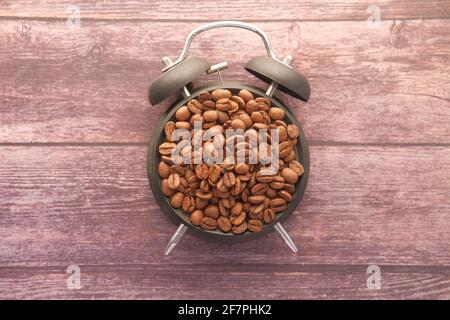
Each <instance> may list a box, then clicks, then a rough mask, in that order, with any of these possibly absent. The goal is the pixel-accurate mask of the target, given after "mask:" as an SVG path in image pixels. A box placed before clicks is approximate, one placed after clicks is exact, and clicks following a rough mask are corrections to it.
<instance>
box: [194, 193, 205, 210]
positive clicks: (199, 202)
mask: <svg viewBox="0 0 450 320" xmlns="http://www.w3.org/2000/svg"><path fill="white" fill-rule="evenodd" d="M195 196H196V198H195V209H205V208H206V206H207V205H208V200H205V199H202V198H200V197H199V196H198V195H197V193H195Z"/></svg>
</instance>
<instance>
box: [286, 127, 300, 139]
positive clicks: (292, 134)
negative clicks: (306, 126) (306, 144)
mask: <svg viewBox="0 0 450 320" xmlns="http://www.w3.org/2000/svg"><path fill="white" fill-rule="evenodd" d="M287 132H288V136H289V138H291V139H296V138H297V137H298V136H299V134H300V132H299V130H298V127H297V126H296V125H295V124H290V125H288V127H287Z"/></svg>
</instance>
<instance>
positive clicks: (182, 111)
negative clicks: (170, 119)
mask: <svg viewBox="0 0 450 320" xmlns="http://www.w3.org/2000/svg"><path fill="white" fill-rule="evenodd" d="M190 116H191V113H190V112H189V109H188V107H186V106H182V107H180V108H179V109H178V110H177V112H175V118H176V119H177V120H179V121H186V120H188V119H189V118H190Z"/></svg>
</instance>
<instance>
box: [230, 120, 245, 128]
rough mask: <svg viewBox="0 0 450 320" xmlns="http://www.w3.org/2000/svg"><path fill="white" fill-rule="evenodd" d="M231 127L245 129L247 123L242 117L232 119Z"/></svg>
mask: <svg viewBox="0 0 450 320" xmlns="http://www.w3.org/2000/svg"><path fill="white" fill-rule="evenodd" d="M231 128H233V129H234V130H237V129H242V130H245V123H244V121H242V120H241V119H234V120H233V121H231Z"/></svg>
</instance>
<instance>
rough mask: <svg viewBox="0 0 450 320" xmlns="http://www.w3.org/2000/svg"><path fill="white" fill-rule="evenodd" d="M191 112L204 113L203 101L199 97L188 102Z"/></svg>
mask: <svg viewBox="0 0 450 320" xmlns="http://www.w3.org/2000/svg"><path fill="white" fill-rule="evenodd" d="M187 107H188V109H189V111H190V112H192V113H194V114H200V113H202V103H201V102H200V101H199V100H197V99H192V100H190V101H189V102H188V105H187Z"/></svg>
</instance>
